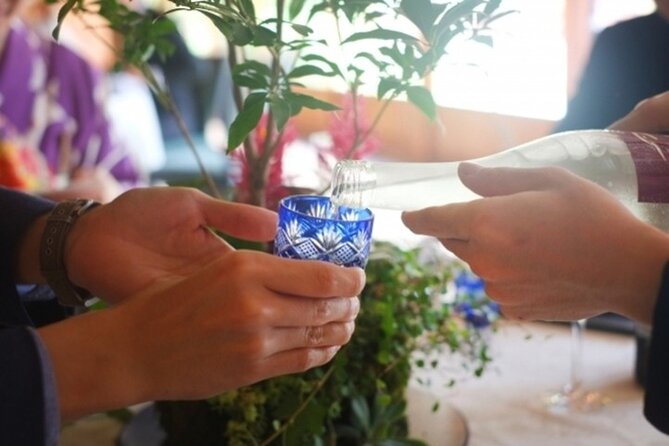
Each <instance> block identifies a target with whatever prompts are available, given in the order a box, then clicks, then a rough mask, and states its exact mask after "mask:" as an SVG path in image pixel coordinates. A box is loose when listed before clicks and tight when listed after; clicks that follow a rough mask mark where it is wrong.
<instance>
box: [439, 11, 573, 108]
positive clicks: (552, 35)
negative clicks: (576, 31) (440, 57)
mask: <svg viewBox="0 0 669 446" xmlns="http://www.w3.org/2000/svg"><path fill="white" fill-rule="evenodd" d="M564 7H565V0H542V1H540V2H538V1H536V0H505V1H503V2H502V6H501V8H500V10H514V11H517V12H516V13H515V14H512V15H509V16H506V17H504V18H502V19H501V20H499V21H497V22H494V32H493V40H494V46H493V48H489V47H486V46H484V45H480V44H476V43H472V42H462V43H461V44H460V45H458V47H457V48H454V49H452V51H451V54H450V56H448V57H447V58H445V59H444V61H443V62H442V64H441V66H440V67H438V69H437V71H436V72H435V73H434V76H433V83H432V88H433V93H434V96H435V99H436V101H437V103H439V104H440V105H444V106H448V107H454V108H464V109H471V110H478V111H484V112H492V113H500V114H507V115H516V116H526V117H532V118H543V119H551V120H557V119H560V118H561V117H562V116H563V115H564V113H565V110H566V105H567V92H566V84H567V81H566V74H567V67H566V63H567V55H566V43H565V39H564V28H565V24H564V17H565V14H564Z"/></svg>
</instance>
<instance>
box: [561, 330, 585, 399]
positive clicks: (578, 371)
mask: <svg viewBox="0 0 669 446" xmlns="http://www.w3.org/2000/svg"><path fill="white" fill-rule="evenodd" d="M585 322H586V319H580V320H578V321H575V322H572V323H571V370H570V377H569V383H567V385H566V386H565V393H568V394H573V393H575V392H578V391H579V390H580V389H581V387H582V385H583V330H584V329H585Z"/></svg>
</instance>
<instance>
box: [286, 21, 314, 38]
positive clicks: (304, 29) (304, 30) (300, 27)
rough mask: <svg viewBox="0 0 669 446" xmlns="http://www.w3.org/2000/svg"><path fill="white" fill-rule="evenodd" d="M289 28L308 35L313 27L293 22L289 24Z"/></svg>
mask: <svg viewBox="0 0 669 446" xmlns="http://www.w3.org/2000/svg"><path fill="white" fill-rule="evenodd" d="M290 27H291V28H293V29H294V30H295V31H296V32H297V33H298V34H300V35H303V36H305V37H306V36H309V35H310V34H312V33H313V32H314V30H313V29H311V28H310V27H308V26H306V25H298V24H297V23H293V24H292V25H290Z"/></svg>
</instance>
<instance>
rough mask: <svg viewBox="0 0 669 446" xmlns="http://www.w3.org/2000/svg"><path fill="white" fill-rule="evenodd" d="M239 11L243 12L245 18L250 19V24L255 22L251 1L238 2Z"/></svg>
mask: <svg viewBox="0 0 669 446" xmlns="http://www.w3.org/2000/svg"><path fill="white" fill-rule="evenodd" d="M239 4H240V6H241V10H242V11H243V12H244V14H245V15H246V17H248V18H249V19H250V21H251V22H255V21H256V10H255V7H254V6H253V0H240V2H239Z"/></svg>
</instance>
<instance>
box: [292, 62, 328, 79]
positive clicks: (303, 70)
mask: <svg viewBox="0 0 669 446" xmlns="http://www.w3.org/2000/svg"><path fill="white" fill-rule="evenodd" d="M314 75H316V76H333V75H334V73H328V72H326V71H324V70H323V69H322V68H320V67H317V66H315V65H300V66H299V67H295V68H294V69H293V70H292V71H291V72H290V73H288V77H289V78H291V79H293V78H296V77H304V76H314Z"/></svg>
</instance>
